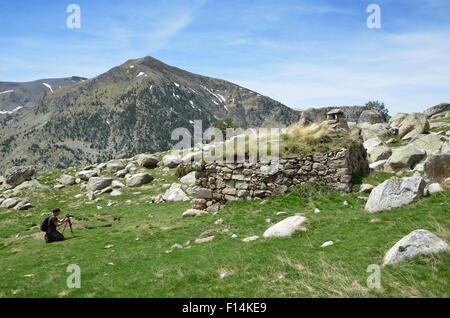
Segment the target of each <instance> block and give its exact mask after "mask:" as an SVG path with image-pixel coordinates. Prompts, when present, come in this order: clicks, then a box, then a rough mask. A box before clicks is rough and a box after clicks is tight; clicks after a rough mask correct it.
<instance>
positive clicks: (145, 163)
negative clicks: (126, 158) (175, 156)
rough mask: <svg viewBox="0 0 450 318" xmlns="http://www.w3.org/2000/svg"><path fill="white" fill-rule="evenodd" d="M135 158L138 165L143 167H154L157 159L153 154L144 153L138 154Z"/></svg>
mask: <svg viewBox="0 0 450 318" xmlns="http://www.w3.org/2000/svg"><path fill="white" fill-rule="evenodd" d="M136 159H137V163H138V165H140V166H142V167H145V168H155V167H156V165H157V164H158V161H159V160H158V158H156V157H155V156H153V155H146V154H141V155H138V156H137V158H136Z"/></svg>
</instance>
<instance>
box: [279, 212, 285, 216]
mask: <svg viewBox="0 0 450 318" xmlns="http://www.w3.org/2000/svg"><path fill="white" fill-rule="evenodd" d="M286 214H287V213H286V212H277V216H283V215H286Z"/></svg>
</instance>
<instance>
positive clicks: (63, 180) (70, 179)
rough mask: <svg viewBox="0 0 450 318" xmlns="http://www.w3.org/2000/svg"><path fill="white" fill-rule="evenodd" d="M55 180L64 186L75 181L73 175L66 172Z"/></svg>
mask: <svg viewBox="0 0 450 318" xmlns="http://www.w3.org/2000/svg"><path fill="white" fill-rule="evenodd" d="M57 181H58V182H60V183H61V184H63V185H65V186H71V185H74V184H75V183H76V182H75V177H72V176H69V175H67V174H63V175H62V176H61V177H59V179H58V180H57Z"/></svg>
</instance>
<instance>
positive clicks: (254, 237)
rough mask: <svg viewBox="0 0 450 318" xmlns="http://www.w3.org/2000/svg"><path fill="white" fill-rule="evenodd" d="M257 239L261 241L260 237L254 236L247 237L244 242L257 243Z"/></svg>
mask: <svg viewBox="0 0 450 318" xmlns="http://www.w3.org/2000/svg"><path fill="white" fill-rule="evenodd" d="M257 239H259V236H258V235H254V236H249V237H246V238H245V239H243V240H242V242H245V243H247V242H251V241H255V240H257Z"/></svg>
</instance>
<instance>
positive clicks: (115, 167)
mask: <svg viewBox="0 0 450 318" xmlns="http://www.w3.org/2000/svg"><path fill="white" fill-rule="evenodd" d="M124 168H125V164H124V162H122V161H110V162H108V163H107V164H106V170H108V172H110V173H116V172H118V171H120V170H123V169H124Z"/></svg>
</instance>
